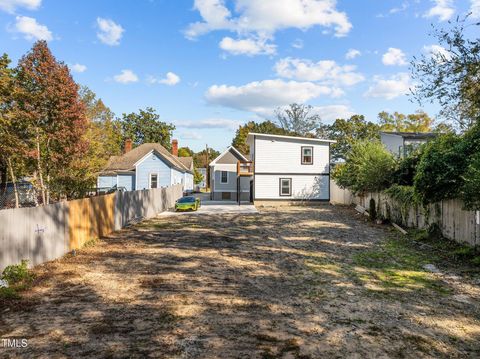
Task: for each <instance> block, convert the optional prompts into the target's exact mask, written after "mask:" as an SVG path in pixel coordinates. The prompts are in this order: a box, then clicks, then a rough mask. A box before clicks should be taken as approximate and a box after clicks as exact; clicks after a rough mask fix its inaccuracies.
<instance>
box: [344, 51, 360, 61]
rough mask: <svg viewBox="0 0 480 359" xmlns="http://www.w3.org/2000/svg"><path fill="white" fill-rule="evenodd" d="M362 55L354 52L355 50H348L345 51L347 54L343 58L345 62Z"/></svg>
mask: <svg viewBox="0 0 480 359" xmlns="http://www.w3.org/2000/svg"><path fill="white" fill-rule="evenodd" d="M361 54H362V53H361V52H360V51H359V50H356V49H350V50H348V51H347V53H346V54H345V58H346V59H347V60H353V59H354V58H355V57H358V56H360V55H361Z"/></svg>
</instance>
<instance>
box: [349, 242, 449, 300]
mask: <svg viewBox="0 0 480 359" xmlns="http://www.w3.org/2000/svg"><path fill="white" fill-rule="evenodd" d="M438 260H439V258H438V257H437V256H436V255H435V254H434V253H428V252H426V251H423V252H422V251H420V250H419V249H417V248H414V247H413V246H412V245H411V243H410V240H409V239H408V238H402V237H398V238H389V239H387V241H386V242H385V243H384V244H383V245H381V246H379V247H378V248H376V249H374V250H370V251H365V252H362V253H359V254H356V255H355V256H354V263H355V264H356V265H357V266H359V267H361V268H362V269H363V270H362V271H361V275H360V279H361V280H362V281H363V283H364V284H365V285H367V287H369V288H370V289H374V290H386V291H388V290H402V291H416V290H432V291H434V292H436V293H440V294H448V293H450V292H451V290H450V289H449V288H448V287H447V286H446V284H445V283H443V282H442V281H441V280H439V279H438V278H436V277H435V276H434V275H433V274H432V273H430V272H428V271H425V270H424V269H423V266H424V265H425V264H428V263H435V262H437V261H438Z"/></svg>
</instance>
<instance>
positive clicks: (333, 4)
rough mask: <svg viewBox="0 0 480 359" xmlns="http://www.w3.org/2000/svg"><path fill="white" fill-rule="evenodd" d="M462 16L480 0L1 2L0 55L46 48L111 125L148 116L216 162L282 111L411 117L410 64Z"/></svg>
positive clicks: (478, 7) (476, 13) (476, 11)
mask: <svg viewBox="0 0 480 359" xmlns="http://www.w3.org/2000/svg"><path fill="white" fill-rule="evenodd" d="M469 11H473V17H478V18H480V0H456V1H455V0H405V1H402V0H397V1H393V0H381V1H380V0H362V1H358V0H349V1H346V0H338V1H335V0H262V1H258V0H230V1H227V0H225V1H222V0H195V1H194V0H130V1H128V0H123V1H118V0H83V1H73V0H72V1H64V0H0V24H1V25H2V26H1V28H0V44H1V48H0V51H1V52H7V53H8V54H9V56H10V57H11V58H12V60H13V61H14V63H16V62H17V61H18V59H19V57H20V56H21V55H23V54H24V53H25V52H27V51H28V50H29V49H30V47H31V46H32V43H33V42H34V41H35V40H36V39H45V40H47V41H48V42H49V46H50V47H51V49H52V51H53V53H54V54H55V56H56V57H57V58H58V59H59V60H62V61H64V62H65V63H67V64H69V66H70V67H71V69H72V74H73V76H74V78H75V80H76V81H77V82H78V83H80V84H83V85H87V86H88V87H90V88H91V89H92V90H93V91H94V92H96V93H97V95H98V96H99V97H101V98H102V99H103V100H104V101H105V103H106V104H107V105H108V106H109V107H110V108H111V109H112V110H113V111H114V112H115V113H116V114H117V115H121V114H122V113H123V112H132V111H137V110H138V109H139V108H145V107H147V106H150V107H154V108H155V109H157V112H158V113H159V114H160V115H161V118H162V120H164V121H167V122H172V123H174V124H175V125H176V126H177V130H176V131H175V137H177V138H178V139H179V142H180V146H185V145H188V146H189V147H191V148H192V149H194V150H200V149H201V148H204V147H205V144H208V145H209V146H211V147H213V148H216V149H218V150H221V149H223V148H225V147H226V146H227V145H229V144H230V142H231V139H232V137H233V135H234V132H235V128H236V127H237V126H238V125H239V124H241V123H244V122H246V121H249V120H256V121H261V120H262V119H263V118H271V117H272V114H273V111H274V109H275V108H277V107H279V106H285V105H287V104H289V103H292V102H299V103H308V104H310V105H312V106H314V108H315V111H317V112H318V113H319V114H320V115H321V116H322V118H323V120H324V122H331V121H332V120H333V119H334V118H336V117H346V116H350V115H351V114H356V113H358V114H363V115H365V116H366V117H367V118H368V119H369V120H372V121H375V120H376V117H377V114H378V112H380V111H383V110H387V111H400V112H404V113H409V112H413V111H415V110H416V109H418V108H419V107H418V105H417V104H414V103H411V102H410V101H409V98H408V97H407V96H405V93H407V92H408V89H409V88H410V87H412V86H413V85H414V83H413V81H412V79H411V78H410V76H409V74H410V71H409V66H408V63H409V62H410V60H411V59H412V56H414V55H420V54H422V53H425V54H430V53H436V52H438V51H444V50H443V49H442V48H440V47H438V44H436V42H435V39H434V38H432V37H430V36H429V33H430V32H431V25H432V24H435V25H440V26H442V25H443V24H446V21H447V20H449V19H453V18H454V17H455V16H457V15H462V14H465V13H467V12H469ZM424 109H425V110H426V111H427V112H429V113H430V114H431V115H435V114H436V112H437V111H438V108H436V107H435V106H434V105H430V106H426V107H424Z"/></svg>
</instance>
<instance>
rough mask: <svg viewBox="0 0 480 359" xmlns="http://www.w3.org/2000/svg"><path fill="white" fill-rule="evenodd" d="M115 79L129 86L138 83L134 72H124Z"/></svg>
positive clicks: (114, 77)
mask: <svg viewBox="0 0 480 359" xmlns="http://www.w3.org/2000/svg"><path fill="white" fill-rule="evenodd" d="M113 79H114V80H115V81H116V82H119V83H121V84H128V83H132V82H137V81H138V76H137V75H135V73H134V72H133V71H132V70H122V72H121V73H120V74H118V75H115V76H113Z"/></svg>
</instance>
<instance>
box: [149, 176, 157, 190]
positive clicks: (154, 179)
mask: <svg viewBox="0 0 480 359" xmlns="http://www.w3.org/2000/svg"><path fill="white" fill-rule="evenodd" d="M150 188H158V174H156V173H150Z"/></svg>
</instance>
